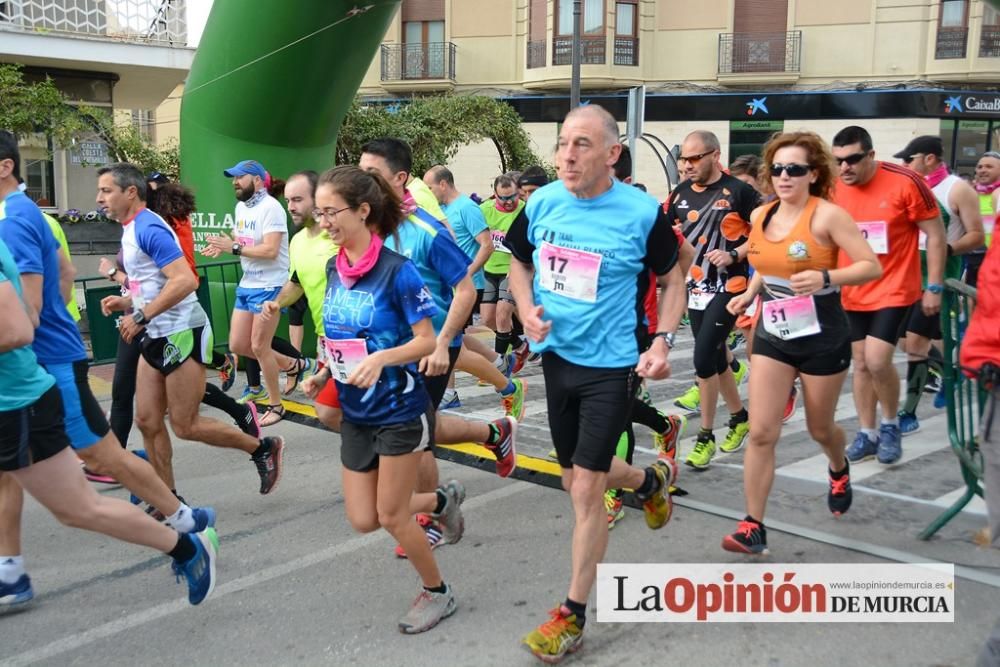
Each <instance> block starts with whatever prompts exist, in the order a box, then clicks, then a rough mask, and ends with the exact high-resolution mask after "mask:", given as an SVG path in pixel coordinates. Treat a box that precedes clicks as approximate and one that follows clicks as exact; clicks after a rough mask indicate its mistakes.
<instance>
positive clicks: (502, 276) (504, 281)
mask: <svg viewBox="0 0 1000 667" xmlns="http://www.w3.org/2000/svg"><path fill="white" fill-rule="evenodd" d="M485 275H486V288H485V289H484V290H483V303H498V302H500V301H507V302H509V303H514V299H513V297H511V295H510V287H509V280H508V278H507V274H506V273H490V272H489V271H486V272H485Z"/></svg>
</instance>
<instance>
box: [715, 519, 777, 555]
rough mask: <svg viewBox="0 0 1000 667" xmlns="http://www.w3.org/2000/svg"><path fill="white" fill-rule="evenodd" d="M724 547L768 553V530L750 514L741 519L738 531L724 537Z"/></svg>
mask: <svg viewBox="0 0 1000 667" xmlns="http://www.w3.org/2000/svg"><path fill="white" fill-rule="evenodd" d="M722 548H723V549H725V550H726V551H735V552H737V553H743V554H766V553H767V531H766V530H765V529H764V526H763V524H759V523H757V522H756V521H754V520H753V519H751V518H750V517H749V516H748V517H746V518H745V519H743V521H740V523H739V525H737V526H736V532H735V533H733V534H732V535H726V536H725V537H723V538H722Z"/></svg>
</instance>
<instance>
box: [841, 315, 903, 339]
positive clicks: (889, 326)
mask: <svg viewBox="0 0 1000 667" xmlns="http://www.w3.org/2000/svg"><path fill="white" fill-rule="evenodd" d="M909 314H910V306H892V307H890V308H882V309H880V310H848V311H847V319H848V320H849V321H850V322H851V342H852V343H857V342H859V341H862V340H864V339H865V338H867V337H868V336H871V337H872V338H878V339H879V340H884V341H885V342H887V343H889V344H890V345H895V344H896V343H898V342H899V339H900V338H902V336H903V333H904V330H905V329H906V320H907V316H908V315H909Z"/></svg>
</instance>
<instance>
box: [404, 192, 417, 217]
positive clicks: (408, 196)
mask: <svg viewBox="0 0 1000 667" xmlns="http://www.w3.org/2000/svg"><path fill="white" fill-rule="evenodd" d="M400 209H401V210H402V211H403V215H405V216H411V215H413V214H414V213H416V212H417V200H416V199H414V198H413V194H412V193H411V192H410V191H409V190H403V205H402V206H401V207H400Z"/></svg>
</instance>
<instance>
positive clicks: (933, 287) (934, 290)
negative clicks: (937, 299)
mask: <svg viewBox="0 0 1000 667" xmlns="http://www.w3.org/2000/svg"><path fill="white" fill-rule="evenodd" d="M927 291H928V292H930V293H931V294H940V293H941V292H943V291H944V287H943V286H941V285H939V284H938V283H927Z"/></svg>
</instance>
